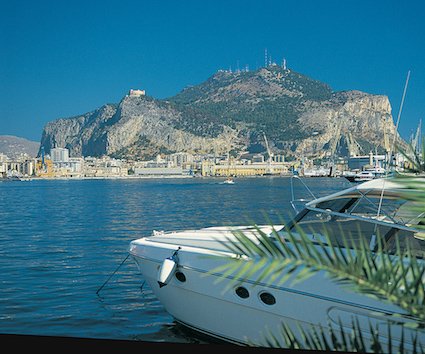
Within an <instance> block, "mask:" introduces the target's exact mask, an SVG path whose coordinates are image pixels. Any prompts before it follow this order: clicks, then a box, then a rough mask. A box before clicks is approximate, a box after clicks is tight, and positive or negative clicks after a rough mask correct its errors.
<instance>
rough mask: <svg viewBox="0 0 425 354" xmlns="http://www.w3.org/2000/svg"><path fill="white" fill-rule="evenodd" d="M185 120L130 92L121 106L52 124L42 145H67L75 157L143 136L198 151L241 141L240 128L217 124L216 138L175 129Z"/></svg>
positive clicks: (121, 145)
mask: <svg viewBox="0 0 425 354" xmlns="http://www.w3.org/2000/svg"><path fill="white" fill-rule="evenodd" d="M182 119H184V118H182V113H181V112H179V111H178V110H176V109H175V108H173V107H172V106H171V105H169V104H168V105H167V104H164V103H161V102H158V101H156V100H153V99H151V98H149V97H146V96H143V95H140V96H133V95H130V94H129V95H126V96H125V97H124V98H123V99H122V101H121V103H120V104H119V105H111V104H106V105H104V106H102V107H100V108H98V109H96V110H95V111H93V112H90V113H87V114H84V115H82V116H78V117H72V118H67V119H57V120H54V121H52V122H50V123H48V124H47V125H46V126H45V127H44V130H43V134H42V140H41V146H43V147H44V148H45V151H46V152H47V153H49V152H50V149H51V148H53V147H65V148H67V149H69V150H70V155H71V156H81V155H83V156H89V155H91V156H99V155H104V154H111V153H113V152H115V151H118V150H120V149H122V148H124V147H126V146H129V145H130V144H132V143H133V142H135V141H136V140H137V139H139V137H141V136H143V137H147V138H148V139H149V140H151V141H153V142H155V143H156V144H157V145H163V146H165V147H166V148H167V149H169V150H173V151H197V152H209V151H211V150H216V151H217V150H219V151H222V150H223V151H225V150H226V149H227V148H228V146H229V144H231V143H234V142H235V141H237V140H238V139H237V134H238V132H237V131H236V130H234V129H231V128H230V127H227V126H224V125H221V124H217V123H216V125H218V129H219V130H220V133H219V134H217V135H216V136H214V137H212V136H208V134H199V135H195V134H193V133H190V132H187V131H184V130H182V129H177V128H175V126H176V125H177V123H179V122H181V120H182ZM200 125H202V124H200Z"/></svg>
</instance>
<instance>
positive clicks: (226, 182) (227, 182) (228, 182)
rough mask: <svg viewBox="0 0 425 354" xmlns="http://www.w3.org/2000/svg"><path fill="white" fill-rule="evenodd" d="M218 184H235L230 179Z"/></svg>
mask: <svg viewBox="0 0 425 354" xmlns="http://www.w3.org/2000/svg"><path fill="white" fill-rule="evenodd" d="M220 184H235V182H234V181H233V180H232V179H230V178H228V179H226V180H225V181H223V182H220Z"/></svg>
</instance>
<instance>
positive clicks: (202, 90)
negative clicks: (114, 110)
mask: <svg viewBox="0 0 425 354" xmlns="http://www.w3.org/2000/svg"><path fill="white" fill-rule="evenodd" d="M331 97H332V89H331V88H330V87H329V85H327V84H325V83H322V82H319V81H316V80H313V79H311V78H309V77H308V76H306V75H303V74H299V73H297V72H294V71H291V70H287V69H286V70H285V69H283V68H282V67H280V66H269V67H267V68H262V69H258V70H255V71H251V72H247V73H229V72H223V71H220V72H218V73H216V74H214V75H213V76H211V77H210V78H209V79H208V80H206V81H205V82H203V83H201V84H199V85H196V86H189V87H187V88H185V89H184V90H183V91H182V92H180V93H179V94H177V95H175V96H173V97H171V98H169V99H167V100H168V101H171V102H173V103H175V104H176V107H178V109H182V108H183V112H184V113H183V116H184V117H185V118H186V117H187V118H188V119H187V118H186V119H187V121H185V122H184V123H183V122H179V123H180V124H184V126H185V128H186V129H187V128H188V127H190V126H192V125H193V124H194V125H193V127H194V128H197V129H199V127H196V124H197V123H198V122H199V120H196V119H191V118H194V117H199V116H200V117H202V118H203V119H207V121H208V120H209V121H214V122H217V121H218V122H221V123H222V124H226V125H228V126H230V127H233V128H236V125H237V123H238V122H241V123H246V124H248V125H249V126H250V127H251V128H253V129H254V130H257V131H264V132H265V133H266V134H267V136H268V137H270V138H272V139H273V138H274V139H278V140H298V139H303V138H306V137H308V136H310V134H311V132H310V131H306V130H301V127H300V126H299V124H297V119H298V116H299V114H300V113H301V112H303V111H304V110H305V109H306V106H308V105H309V103H308V102H321V101H324V100H329V99H330V98H331ZM188 107H192V108H193V109H196V111H194V112H196V114H195V115H193V113H192V115H190V114H189V115H188V114H187V113H191V111H190V109H188ZM213 126H214V125H211V127H213ZM176 127H178V126H176ZM214 128H215V129H216V126H214ZM189 129H190V128H189ZM189 131H190V130H189ZM214 132H215V131H214Z"/></svg>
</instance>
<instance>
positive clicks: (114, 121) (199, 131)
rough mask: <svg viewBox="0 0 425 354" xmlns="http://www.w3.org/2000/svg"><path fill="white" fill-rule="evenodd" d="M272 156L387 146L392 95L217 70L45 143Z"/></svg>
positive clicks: (52, 129) (57, 123)
mask: <svg viewBox="0 0 425 354" xmlns="http://www.w3.org/2000/svg"><path fill="white" fill-rule="evenodd" d="M264 134H266V136H267V139H268V140H269V145H270V147H271V150H272V151H273V152H274V153H281V154H285V155H291V154H293V155H298V156H299V155H301V154H304V155H305V156H316V157H323V156H329V155H332V154H334V153H337V154H339V155H344V154H345V155H347V154H348V153H364V154H367V153H369V151H370V150H373V151H375V149H377V150H378V151H383V150H384V147H385V142H386V141H392V138H393V136H394V134H397V132H396V129H395V126H394V123H393V118H392V116H391V105H390V102H389V100H388V97H386V96H382V95H372V94H367V93H364V92H360V91H342V92H333V91H332V89H331V88H330V87H329V85H327V84H325V83H323V82H320V81H317V80H314V79H312V78H309V77H307V76H305V75H303V74H300V73H296V72H294V71H292V70H289V69H285V68H282V67H280V66H277V65H274V66H268V67H266V68H261V69H258V70H255V71H252V72H242V73H240V72H239V73H231V72H226V71H218V72H217V73H216V74H214V75H213V76H211V77H210V78H209V79H208V80H206V81H205V82H203V83H200V84H199V85H196V86H188V87H186V88H185V89H184V90H183V91H181V92H180V93H178V94H177V95H175V96H173V97H170V98H168V99H165V100H157V99H153V98H151V97H149V96H146V95H145V94H144V91H140V90H134V91H133V90H130V93H129V94H127V95H126V96H125V97H124V98H123V99H122V100H121V102H120V103H119V104H105V105H104V106H102V107H100V108H98V109H96V110H95V111H93V112H90V113H86V114H84V115H81V116H78V117H71V118H66V119H57V120H54V121H52V122H50V123H48V124H47V125H46V126H45V128H44V130H43V135H42V140H41V146H43V147H44V148H45V151H46V152H47V153H48V152H49V151H50V149H51V148H52V147H66V148H68V149H69V150H70V153H71V156H79V155H83V156H88V155H92V156H99V155H103V154H109V155H110V154H114V155H115V156H120V157H125V158H136V157H137V156H145V157H146V156H148V155H154V154H156V153H161V152H163V153H164V152H171V151H176V152H180V151H191V152H198V153H200V152H211V151H215V152H225V151H233V153H235V154H236V153H242V152H244V151H254V150H255V149H257V151H258V147H260V150H262V149H263V150H265V148H264V147H263V145H264V137H263V135H264Z"/></svg>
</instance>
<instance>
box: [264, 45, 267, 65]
mask: <svg viewBox="0 0 425 354" xmlns="http://www.w3.org/2000/svg"><path fill="white" fill-rule="evenodd" d="M264 66H265V67H267V48H266V51H265V53H264Z"/></svg>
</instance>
